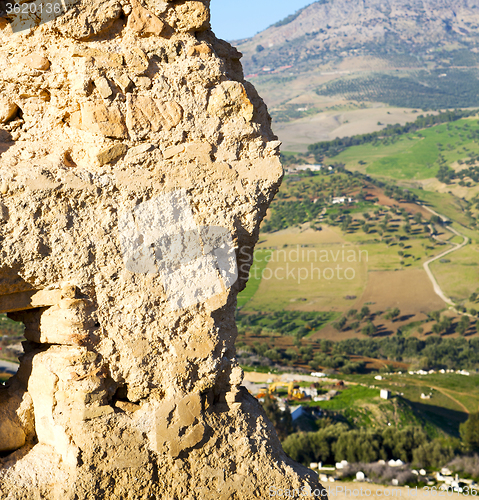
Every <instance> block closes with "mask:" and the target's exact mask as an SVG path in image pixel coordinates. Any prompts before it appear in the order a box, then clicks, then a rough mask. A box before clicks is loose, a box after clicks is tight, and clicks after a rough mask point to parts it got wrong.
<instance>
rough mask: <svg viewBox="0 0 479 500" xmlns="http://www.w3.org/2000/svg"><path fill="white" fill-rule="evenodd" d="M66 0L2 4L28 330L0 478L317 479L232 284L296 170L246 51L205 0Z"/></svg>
mask: <svg viewBox="0 0 479 500" xmlns="http://www.w3.org/2000/svg"><path fill="white" fill-rule="evenodd" d="M3 3H5V2H3ZM27 5H30V4H27ZM36 5H38V2H37V4H36ZM62 5H65V2H63V4H62ZM67 7H68V9H66V10H65V11H62V13H61V15H58V16H53V17H51V18H47V19H42V18H41V16H40V17H38V16H37V17H35V16H33V17H32V16H28V15H27V16H26V17H25V16H24V17H22V16H21V15H20V14H19V15H16V14H15V13H14V12H13V13H10V14H8V15H5V10H4V17H0V68H1V72H0V312H6V313H8V315H9V316H10V317H11V318H12V319H14V320H17V321H23V322H24V323H25V337H26V340H25V342H24V350H25V354H24V355H23V357H22V358H21V365H20V369H19V372H18V374H17V375H16V376H14V377H13V378H12V379H11V380H10V381H9V383H8V384H7V386H6V387H2V388H0V452H1V455H0V457H1V458H0V497H1V498H2V499H15V500H17V499H28V500H32V499H37V498H38V499H40V498H44V499H47V500H50V499H52V500H56V499H61V500H68V499H72V500H73V499H76V500H84V499H95V500H98V499H102V498H105V499H115V498H116V499H145V500H146V499H152V498H157V499H209V498H214V499H215V500H216V499H229V498H232V499H233V498H236V499H249V498H268V497H269V488H270V487H274V488H277V489H279V488H282V489H293V488H295V489H298V488H301V487H305V486H307V485H310V486H311V487H313V488H314V487H315V486H317V483H316V480H315V476H314V475H313V474H312V473H310V472H308V471H307V469H304V468H302V467H301V466H299V465H298V464H295V463H294V462H292V461H291V460H290V459H288V458H287V457H286V456H285V455H284V453H283V451H282V449H281V446H280V443H279V441H278V438H277V436H276V434H275V432H274V429H273V428H272V426H271V424H270V423H269V422H268V421H267V419H266V418H265V416H264V414H263V412H262V410H261V408H260V406H259V405H258V403H257V402H256V400H255V399H254V398H252V397H251V396H250V395H249V394H248V393H247V392H245V391H243V390H241V389H240V384H241V381H242V370H241V369H240V367H239V366H238V364H237V362H236V359H235V348H234V342H235V338H236V333H237V331H236V327H235V321H234V311H235V305H236V295H237V293H238V291H239V290H241V289H242V288H243V287H244V285H245V279H246V277H247V271H248V267H249V265H250V263H251V258H250V256H251V253H252V249H253V247H254V244H255V242H256V240H257V237H258V230H259V223H260V221H261V220H262V218H263V217H264V215H265V211H266V209H267V206H268V204H269V203H270V201H271V199H272V197H273V196H274V194H275V193H276V191H277V189H278V186H279V183H280V180H281V177H282V168H281V165H280V162H279V158H278V155H279V153H278V148H279V142H278V141H277V140H276V139H277V138H276V137H275V136H274V135H273V133H272V131H271V128H270V119H269V116H268V113H267V110H266V107H265V105H264V104H263V102H262V100H261V99H260V98H259V96H258V95H257V93H256V92H255V90H254V88H253V87H252V86H251V85H250V84H249V83H247V82H245V81H244V78H243V73H242V69H241V65H240V62H239V60H240V57H241V54H239V53H238V52H237V51H236V50H235V49H234V48H233V47H232V46H230V45H229V44H228V43H226V42H224V41H221V40H218V39H217V38H216V37H215V36H214V34H213V33H212V32H211V30H210V25H209V2H208V0H203V1H196V0H179V1H161V0H149V1H142V2H140V1H138V0H108V1H100V0H80V1H78V2H75V1H71V2H70V3H68V4H67Z"/></svg>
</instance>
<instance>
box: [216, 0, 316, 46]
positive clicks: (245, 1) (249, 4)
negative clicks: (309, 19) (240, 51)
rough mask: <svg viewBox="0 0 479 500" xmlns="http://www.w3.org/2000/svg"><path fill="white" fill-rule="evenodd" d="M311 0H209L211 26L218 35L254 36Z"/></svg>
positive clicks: (230, 37) (229, 38)
mask: <svg viewBox="0 0 479 500" xmlns="http://www.w3.org/2000/svg"><path fill="white" fill-rule="evenodd" d="M313 1H314V0H293V1H291V0H211V25H212V27H213V31H214V32H215V34H216V36H217V37H218V38H223V39H224V40H237V39H238V38H246V37H250V36H253V35H255V34H256V33H258V31H262V30H264V29H265V28H267V27H268V26H271V25H272V24H274V23H275V22H277V21H280V20H281V19H284V18H285V17H286V16H289V15H290V14H293V13H294V12H296V11H297V10H298V9H301V8H302V7H305V6H306V5H309V4H311V3H313Z"/></svg>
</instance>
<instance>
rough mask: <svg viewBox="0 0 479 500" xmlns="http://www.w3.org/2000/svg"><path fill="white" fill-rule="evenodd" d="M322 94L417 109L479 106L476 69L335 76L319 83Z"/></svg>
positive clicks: (319, 91)
mask: <svg viewBox="0 0 479 500" xmlns="http://www.w3.org/2000/svg"><path fill="white" fill-rule="evenodd" d="M316 92H317V93H318V94H319V95H322V96H336V95H341V96H343V97H345V98H346V99H351V100H358V101H371V102H384V103H387V104H389V105H390V106H396V107H404V108H419V109H447V108H448V109H453V108H467V107H473V106H474V107H477V106H479V95H478V93H477V71H476V70H472V69H471V70H468V71H464V70H462V71H461V70H455V69H450V68H449V69H448V70H447V72H445V70H444V69H439V70H433V71H418V72H416V73H412V74H408V75H406V76H395V75H391V74H387V73H376V74H372V75H369V76H367V77H358V78H353V79H338V80H334V81H332V82H329V83H326V84H324V85H322V86H321V87H320V88H319V89H318V90H317V91H316Z"/></svg>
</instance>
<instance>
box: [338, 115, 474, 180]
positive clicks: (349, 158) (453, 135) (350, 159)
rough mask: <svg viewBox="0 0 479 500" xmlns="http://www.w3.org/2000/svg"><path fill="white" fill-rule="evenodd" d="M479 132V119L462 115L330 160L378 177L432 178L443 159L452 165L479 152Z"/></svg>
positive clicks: (341, 154) (358, 147)
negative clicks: (450, 121)
mask: <svg viewBox="0 0 479 500" xmlns="http://www.w3.org/2000/svg"><path fill="white" fill-rule="evenodd" d="M478 133H479V122H478V121H477V120H476V119H463V120H458V121H456V122H452V123H447V124H442V125H436V126H434V127H431V128H428V129H425V130H421V131H419V132H414V133H410V134H406V135H403V136H399V137H397V138H390V139H389V138H388V139H384V140H381V141H377V144H376V145H375V144H363V145H361V146H353V147H350V148H348V149H347V150H346V151H343V152H342V153H340V154H339V155H337V156H334V157H333V158H330V159H329V161H334V162H340V163H344V164H345V165H346V168H348V169H350V170H359V171H361V172H365V173H367V174H369V175H373V176H375V177H388V178H392V179H398V180H423V179H429V178H432V177H435V176H436V174H437V172H438V170H439V167H440V165H441V164H442V163H445V164H447V165H451V164H452V163H454V162H456V161H458V160H463V159H466V158H470V156H471V155H477V154H479V142H478V141H477V134H478ZM360 162H361V163H360Z"/></svg>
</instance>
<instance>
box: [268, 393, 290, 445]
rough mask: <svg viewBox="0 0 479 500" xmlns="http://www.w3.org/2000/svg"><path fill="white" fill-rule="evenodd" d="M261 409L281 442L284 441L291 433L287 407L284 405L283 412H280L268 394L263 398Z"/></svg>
mask: <svg viewBox="0 0 479 500" xmlns="http://www.w3.org/2000/svg"><path fill="white" fill-rule="evenodd" d="M263 409H264V412H265V413H266V416H267V417H268V419H269V420H270V421H271V423H272V424H273V425H274V428H275V429H276V432H277V433H278V436H279V438H280V439H281V440H283V439H285V438H286V437H287V436H288V435H289V434H291V432H293V419H292V417H291V411H290V409H289V406H288V405H286V407H285V410H284V411H281V410H280V409H279V407H278V404H277V403H276V400H275V399H274V398H273V397H271V396H270V395H269V394H268V393H266V396H265V397H264V402H263Z"/></svg>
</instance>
